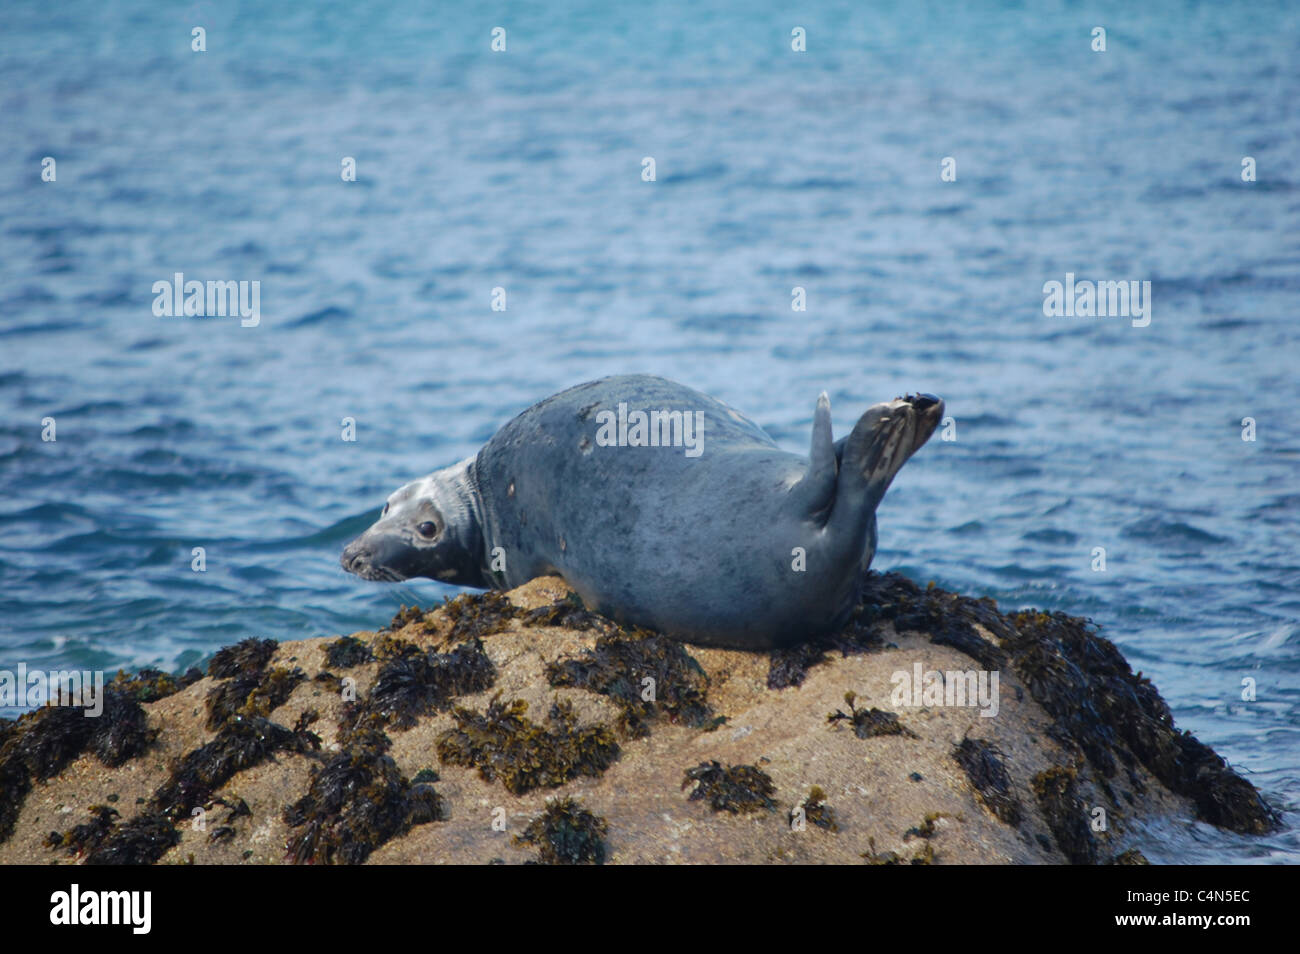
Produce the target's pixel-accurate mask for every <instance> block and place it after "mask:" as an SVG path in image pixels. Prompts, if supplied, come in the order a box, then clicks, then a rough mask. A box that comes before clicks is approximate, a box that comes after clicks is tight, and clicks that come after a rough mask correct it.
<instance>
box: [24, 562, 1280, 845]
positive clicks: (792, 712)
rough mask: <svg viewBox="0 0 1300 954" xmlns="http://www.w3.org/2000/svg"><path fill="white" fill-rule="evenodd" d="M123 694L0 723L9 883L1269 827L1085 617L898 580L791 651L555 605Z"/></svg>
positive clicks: (1097, 839)
mask: <svg viewBox="0 0 1300 954" xmlns="http://www.w3.org/2000/svg"><path fill="white" fill-rule="evenodd" d="M108 696H109V699H108V704H107V705H106V707H105V712H104V714H103V715H102V716H101V717H99V719H85V718H84V717H83V716H82V714H81V712H80V710H75V709H57V708H50V709H43V710H39V711H37V712H35V713H31V714H28V715H26V716H24V717H23V718H22V719H20V720H18V721H16V722H12V723H0V788H2V789H3V791H0V839H3V841H0V862H3V863H41V864H44V863H49V862H83V863H151V862H159V863H164V864H167V863H186V862H194V863H219V864H238V863H256V864H264V863H284V862H300V863H305V862H314V863H330V862H332V863H359V862H364V861H370V862H379V863H421V864H429V863H457V862H459V863H493V862H504V863H512V864H513V863H521V862H530V861H541V862H548V863H564V862H620V863H661V862H670V863H699V862H732V863H779V862H786V863H789V862H796V863H846V864H860V863H871V864H896V863H897V864H908V863H911V864H980V863H1063V862H1067V861H1069V862H1075V863H1110V862H1116V863H1132V862H1138V863H1141V861H1142V856H1141V848H1142V844H1141V841H1140V835H1139V833H1138V826H1136V825H1135V824H1134V822H1135V821H1142V822H1149V821H1152V820H1155V819H1158V818H1161V817H1165V818H1170V817H1172V818H1191V817H1196V818H1200V819H1202V820H1205V821H1208V822H1211V823H1213V824H1216V825H1220V826H1223V827H1227V828H1231V829H1233V830H1234V831H1240V832H1263V831H1267V830H1269V829H1270V828H1272V827H1273V826H1274V825H1275V820H1274V816H1273V813H1272V812H1271V810H1270V809H1269V808H1268V807H1267V806H1266V805H1265V804H1264V802H1263V801H1262V800H1261V799H1260V797H1259V795H1258V793H1257V792H1256V791H1255V790H1254V788H1253V787H1252V786H1251V785H1250V784H1249V783H1248V782H1246V781H1245V780H1243V779H1242V778H1240V777H1239V776H1237V775H1236V774H1234V773H1233V772H1232V771H1231V770H1230V769H1229V768H1228V767H1227V766H1226V765H1224V763H1223V762H1222V760H1220V759H1219V758H1218V757H1217V756H1216V755H1215V754H1214V753H1213V752H1212V751H1211V750H1210V749H1209V748H1208V747H1206V746H1204V745H1202V744H1201V743H1199V742H1197V741H1196V740H1195V739H1194V738H1192V737H1191V736H1190V735H1186V734H1183V733H1179V732H1178V731H1177V730H1176V729H1175V728H1174V725H1173V720H1172V718H1171V717H1170V714H1169V711H1168V708H1167V707H1166V706H1165V704H1164V702H1163V701H1162V700H1161V699H1160V697H1159V694H1158V693H1157V692H1156V690H1155V688H1154V687H1153V686H1152V685H1151V684H1150V682H1148V681H1147V680H1145V679H1144V678H1142V677H1141V676H1140V675H1134V674H1133V673H1132V672H1131V670H1130V669H1129V666H1128V664H1127V663H1126V662H1125V661H1124V659H1123V657H1122V655H1121V654H1120V653H1119V651H1118V650H1117V649H1116V648H1115V647H1114V646H1113V645H1112V644H1111V643H1109V642H1108V641H1106V640H1105V639H1103V638H1101V637H1100V636H1098V635H1097V634H1096V632H1095V631H1094V629H1093V628H1092V627H1091V626H1090V625H1089V624H1088V623H1086V622H1085V621H1083V620H1077V619H1073V618H1070V617H1067V616H1064V615H1060V614H1052V615H1049V614H1044V613H1036V612H1028V613H1015V614H1003V613H1001V612H999V611H998V610H997V608H996V607H995V606H994V605H993V604H992V602H991V601H987V600H983V601H981V600H972V599H969V598H966V597H961V596H956V595H954V594H951V593H947V592H945V591H943V590H939V589H936V588H933V587H932V588H930V589H922V588H920V587H918V586H916V585H915V584H914V583H911V582H910V581H908V580H906V579H904V578H902V577H899V576H896V575H893V574H886V575H883V576H882V575H878V574H869V575H868V577H867V579H866V581H865V584H864V600H863V603H862V606H861V607H860V608H859V610H858V612H857V614H856V616H855V618H854V620H853V621H852V623H851V624H850V625H849V626H848V627H847V628H846V629H845V630H844V631H843V632H841V633H838V634H836V635H835V636H834V637H833V638H831V639H828V640H825V641H824V642H822V643H819V644H816V645H813V646H804V647H799V648H796V649H792V650H786V651H781V652H776V653H771V654H753V653H744V652H735V651H727V650H719V649H702V648H697V647H692V646H684V645H682V644H680V643H677V642H674V641H672V640H669V639H667V638H665V637H662V636H658V635H655V634H652V633H647V632H644V631H629V630H626V629H623V628H621V627H618V626H616V625H615V624H613V623H611V622H609V621H607V620H604V619H602V618H600V617H597V616H594V615H592V614H590V613H588V612H587V611H586V610H584V609H583V608H582V607H581V605H580V603H578V602H577V601H576V598H574V597H573V596H572V594H570V593H569V591H568V590H567V588H566V587H565V585H564V583H563V581H561V580H558V579H556V578H545V579H541V580H534V581H532V582H531V583H528V584H527V585H525V586H522V587H520V588H518V589H516V590H514V591H511V592H510V593H507V594H504V595H503V594H491V593H490V594H484V595H480V596H472V597H468V596H467V597H460V598H459V599H457V600H454V601H451V602H449V603H447V604H445V605H444V606H442V607H440V608H438V609H437V610H434V611H431V612H427V613H426V612H422V611H419V610H404V611H403V612H402V613H400V614H399V615H398V617H397V618H396V619H394V620H393V622H392V624H391V626H390V627H388V628H386V629H385V630H382V631H380V632H378V633H357V634H355V635H353V636H350V637H343V638H341V639H314V640H304V641H299V642H287V643H280V644H276V643H274V642H271V641H269V640H265V641H258V640H247V641H245V642H243V643H240V644H238V645H237V646H233V647H228V648H227V649H224V650H222V651H221V652H220V653H218V654H217V655H216V656H215V657H214V658H213V660H212V663H211V665H210V666H209V667H208V672H207V675H202V674H201V673H199V672H197V671H191V672H190V673H189V674H187V675H186V676H184V677H171V676H166V675H163V674H160V673H156V672H144V673H140V674H137V675H135V676H132V677H127V676H120V677H119V679H118V680H117V681H116V682H115V683H113V685H112V688H111V689H110V691H109V694H108ZM87 723H92V725H89V726H88V725H87Z"/></svg>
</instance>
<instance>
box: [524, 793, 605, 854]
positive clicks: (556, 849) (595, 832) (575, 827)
mask: <svg viewBox="0 0 1300 954" xmlns="http://www.w3.org/2000/svg"><path fill="white" fill-rule="evenodd" d="M608 831H609V825H608V823H606V821H605V819H603V818H601V817H600V816H599V815H593V814H592V813H591V812H589V811H587V810H586V809H585V808H583V807H582V806H581V805H580V804H578V802H576V801H575V800H574V799H572V798H569V797H568V796H565V797H564V798H561V799H552V800H548V801H547V803H546V810H545V811H544V812H542V814H540V815H538V816H537V817H536V818H534V819H533V820H532V821H530V822H529V823H528V827H527V828H525V829H524V833H523V834H522V835H517V836H515V839H514V841H515V844H518V845H533V846H536V847H537V848H539V849H540V852H539V855H538V863H540V864H544V865H603V864H604V863H605V834H606V832H608Z"/></svg>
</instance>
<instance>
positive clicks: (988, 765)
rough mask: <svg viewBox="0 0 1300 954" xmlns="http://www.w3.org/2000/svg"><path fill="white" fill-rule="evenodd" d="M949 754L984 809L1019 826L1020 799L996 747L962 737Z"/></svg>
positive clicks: (980, 740)
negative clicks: (964, 774) (968, 781)
mask: <svg viewBox="0 0 1300 954" xmlns="http://www.w3.org/2000/svg"><path fill="white" fill-rule="evenodd" d="M952 757H953V758H954V759H955V760H956V762H957V764H958V765H960V766H961V767H962V770H963V771H964V772H965V773H966V778H967V779H969V780H970V784H971V788H973V789H975V791H976V793H977V794H978V795H979V798H980V801H982V802H983V803H984V805H985V806H986V807H987V808H988V810H989V811H991V812H992V813H993V814H994V815H995V816H997V817H998V818H999V819H1001V820H1002V821H1004V822H1006V823H1007V824H1008V825H1019V824H1020V817H1021V808H1020V801H1019V800H1018V799H1017V798H1016V796H1015V794H1014V793H1013V792H1012V789H1011V778H1010V776H1008V775H1007V768H1006V765H1004V764H1003V761H1002V753H1001V752H1000V751H998V749H997V747H996V746H994V745H993V744H992V743H989V742H985V741H984V740H983V739H971V738H966V739H962V741H961V745H959V746H957V747H956V748H955V749H954V750H953V753H952Z"/></svg>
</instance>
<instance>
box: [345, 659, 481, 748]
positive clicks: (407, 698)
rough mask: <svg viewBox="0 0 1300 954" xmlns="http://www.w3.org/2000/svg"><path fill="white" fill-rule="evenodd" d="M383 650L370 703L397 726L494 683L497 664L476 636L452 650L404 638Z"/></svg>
mask: <svg viewBox="0 0 1300 954" xmlns="http://www.w3.org/2000/svg"><path fill="white" fill-rule="evenodd" d="M385 655H386V661H385V662H384V663H383V664H382V666H381V667H380V669H379V673H378V675H377V676H376V677H375V683H374V685H373V686H372V687H371V690H370V696H369V699H368V700H367V703H366V708H367V710H368V711H371V712H375V713H378V714H379V715H381V716H382V717H383V719H384V721H385V722H388V723H391V724H392V725H395V726H396V727H398V728H410V727H411V726H413V725H415V723H416V720H417V717H419V716H422V715H426V714H428V713H430V712H433V711H442V710H445V709H447V708H448V707H449V706H450V705H451V700H452V699H453V698H454V697H456V696H459V695H465V694H467V693H474V692H482V691H484V690H486V689H490V688H491V687H492V684H493V683H494V682H496V677H497V673H496V667H495V666H494V665H492V660H491V659H489V658H488V656H487V654H486V653H485V652H483V644H482V642H480V641H479V640H478V639H474V640H473V641H472V642H466V643H462V644H461V645H459V646H457V647H456V648H455V649H453V650H452V651H451V652H448V653H435V652H429V651H426V650H423V649H420V648H419V647H418V646H416V645H415V644H413V643H405V644H404V645H392V646H388V647H385Z"/></svg>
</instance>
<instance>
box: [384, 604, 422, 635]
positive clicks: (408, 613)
mask: <svg viewBox="0 0 1300 954" xmlns="http://www.w3.org/2000/svg"><path fill="white" fill-rule="evenodd" d="M424 616H425V613H424V610H422V609H420V607H418V606H405V605H403V606H402V607H400V608H399V609H398V610H397V615H396V616H394V617H393V621H392V622H391V623H389V624H388V628H389V629H390V630H392V631H393V632H397V631H398V630H399V629H405V628H406V627H407V626H410V625H411V624H412V623H422V622H424Z"/></svg>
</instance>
